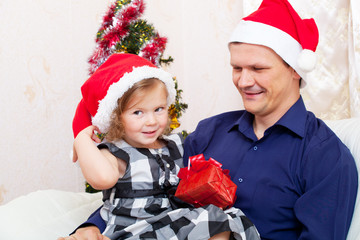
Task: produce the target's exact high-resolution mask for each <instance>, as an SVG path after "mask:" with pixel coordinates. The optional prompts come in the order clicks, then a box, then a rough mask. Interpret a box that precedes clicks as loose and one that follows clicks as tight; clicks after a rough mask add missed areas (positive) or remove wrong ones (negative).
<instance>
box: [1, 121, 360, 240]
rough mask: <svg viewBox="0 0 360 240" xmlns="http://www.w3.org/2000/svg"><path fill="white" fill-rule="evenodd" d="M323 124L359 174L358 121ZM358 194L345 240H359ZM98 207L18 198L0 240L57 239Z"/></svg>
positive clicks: (59, 198)
mask: <svg viewBox="0 0 360 240" xmlns="http://www.w3.org/2000/svg"><path fill="white" fill-rule="evenodd" d="M325 122H326V123H327V124H328V126H329V127H330V128H331V129H332V130H333V131H334V132H335V133H336V134H337V135H338V137H339V138H340V139H341V140H342V141H343V142H344V143H345V144H346V145H347V147H348V148H349V149H350V151H351V153H352V154H353V156H354V158H355V161H356V163H357V168H358V172H359V173H360V118H350V119H343V120H332V121H325ZM359 192H360V189H359V190H358V198H357V200H356V205H355V212H354V216H353V219H352V223H351V226H350V230H349V234H348V237H347V239H348V240H358V239H360V206H359V205H360V200H359V196H360V194H359ZM101 204H102V201H101V193H95V194H90V193H84V192H81V193H75V192H66V191H60V190H55V189H49V190H42V191H36V192H33V193H30V194H28V195H26V196H21V197H18V198H16V199H14V200H12V201H11V202H9V203H7V204H5V205H1V206H0V239H1V240H14V239H27V240H35V239H36V240H49V239H55V240H56V239H57V237H59V236H66V235H68V233H70V232H72V231H73V229H74V228H75V227H76V226H78V225H79V224H80V223H82V222H83V221H84V220H86V218H87V217H88V216H89V215H90V214H91V213H92V212H93V211H95V210H96V209H97V208H98V207H99V206H101Z"/></svg>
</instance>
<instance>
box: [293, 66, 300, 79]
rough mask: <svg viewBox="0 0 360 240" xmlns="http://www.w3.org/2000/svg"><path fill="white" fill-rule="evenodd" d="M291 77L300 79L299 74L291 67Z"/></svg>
mask: <svg viewBox="0 0 360 240" xmlns="http://www.w3.org/2000/svg"><path fill="white" fill-rule="evenodd" d="M293 78H294V79H297V80H300V79H301V77H300V75H299V74H298V73H297V72H296V71H295V70H294V69H293Z"/></svg>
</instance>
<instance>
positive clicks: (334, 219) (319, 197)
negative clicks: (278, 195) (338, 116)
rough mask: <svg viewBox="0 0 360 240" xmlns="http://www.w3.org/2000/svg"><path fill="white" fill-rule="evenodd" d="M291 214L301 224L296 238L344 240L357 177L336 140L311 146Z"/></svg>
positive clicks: (334, 138) (333, 138)
mask: <svg viewBox="0 0 360 240" xmlns="http://www.w3.org/2000/svg"><path fill="white" fill-rule="evenodd" d="M301 179H302V184H301V185H302V186H303V188H304V189H302V190H303V192H304V194H303V195H302V196H300V197H299V199H298V200H297V202H296V204H295V206H294V212H295V214H296V217H297V218H298V219H299V221H300V222H301V223H302V224H303V230H302V232H301V235H300V238H299V239H337V240H338V239H339V240H345V239H346V236H347V233H348V231H349V227H350V223H351V220H352V215H353V211H354V206H355V200H356V195H357V187H358V175H357V170H356V165H355V161H354V159H353V157H352V155H351V153H350V151H349V150H348V149H347V148H346V146H345V145H343V144H342V143H341V142H340V140H338V139H337V138H336V137H332V138H331V139H329V140H328V141H324V142H321V143H319V144H318V145H317V146H315V147H314V148H313V149H312V150H311V151H309V154H308V155H307V156H306V159H305V161H304V164H303V171H302V176H301Z"/></svg>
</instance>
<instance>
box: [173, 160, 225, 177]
mask: <svg viewBox="0 0 360 240" xmlns="http://www.w3.org/2000/svg"><path fill="white" fill-rule="evenodd" d="M209 165H214V166H215V167H217V168H219V169H221V167H222V164H221V163H219V162H218V161H216V160H215V159H213V158H209V160H206V159H205V156H204V154H198V155H195V156H191V157H189V163H188V167H187V168H181V169H180V171H179V173H178V177H179V178H180V179H188V178H189V177H190V176H192V175H194V174H195V173H197V172H200V171H201V170H203V169H205V168H207V167H208V166H209ZM221 171H222V172H223V173H224V175H225V176H226V177H228V178H230V176H229V172H230V171H229V170H228V169H221Z"/></svg>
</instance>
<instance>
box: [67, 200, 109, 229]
mask: <svg viewBox="0 0 360 240" xmlns="http://www.w3.org/2000/svg"><path fill="white" fill-rule="evenodd" d="M101 208H102V206H101V207H99V208H98V209H97V210H96V211H95V212H93V213H92V214H91V215H90V217H89V218H88V220H87V221H86V222H84V223H83V224H81V225H80V226H79V227H77V228H76V229H75V230H74V231H73V232H72V233H70V235H71V234H73V233H75V232H76V230H78V229H79V228H84V227H88V226H95V227H97V228H98V229H99V230H100V232H101V233H102V232H104V230H105V227H106V224H105V221H104V220H103V219H102V217H101V215H100V209H101Z"/></svg>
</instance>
